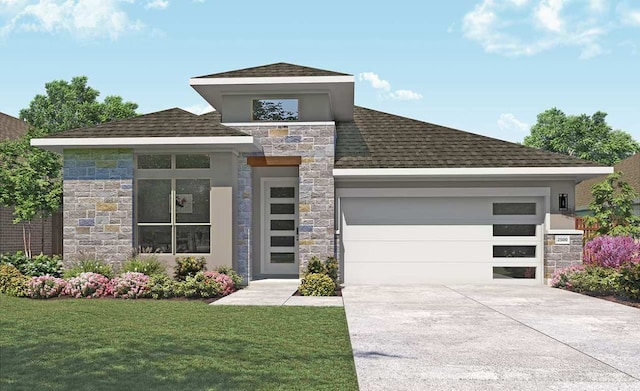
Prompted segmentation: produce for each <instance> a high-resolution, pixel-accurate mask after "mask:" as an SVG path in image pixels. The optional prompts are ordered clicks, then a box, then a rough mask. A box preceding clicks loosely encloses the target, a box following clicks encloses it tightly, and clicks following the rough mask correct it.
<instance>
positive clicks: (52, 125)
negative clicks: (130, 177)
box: [0, 76, 138, 256]
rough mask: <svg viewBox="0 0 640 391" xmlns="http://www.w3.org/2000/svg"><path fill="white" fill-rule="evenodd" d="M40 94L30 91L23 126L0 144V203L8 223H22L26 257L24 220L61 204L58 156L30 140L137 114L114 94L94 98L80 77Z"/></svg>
mask: <svg viewBox="0 0 640 391" xmlns="http://www.w3.org/2000/svg"><path fill="white" fill-rule="evenodd" d="M45 90H46V94H45V95H36V96H35V98H33V100H32V101H31V103H30V104H29V107H28V108H26V109H23V110H21V111H20V118H21V119H23V120H26V121H27V122H28V123H29V125H30V128H29V131H28V132H27V134H26V135H25V136H24V137H22V138H21V139H19V140H14V141H5V142H2V143H0V205H2V206H5V207H9V208H14V220H13V223H14V224H18V223H23V242H24V250H25V254H27V255H28V256H31V231H30V221H31V220H33V219H34V218H37V217H48V216H51V214H52V213H54V212H55V211H57V210H58V209H59V208H60V205H61V203H62V178H61V175H60V174H61V168H62V163H61V159H60V157H59V156H58V155H56V154H54V153H51V152H48V151H45V150H42V149H40V148H35V147H32V146H31V145H30V141H31V139H32V138H37V137H46V136H47V135H51V134H54V133H58V132H62V131H65V130H69V129H74V128H81V127H87V126H93V125H96V124H99V123H103V122H108V121H111V120H115V119H124V118H129V117H133V116H135V115H137V113H136V109H137V108H138V105H137V104H135V103H132V102H124V101H123V100H122V98H121V97H119V96H107V97H106V98H105V99H104V101H103V102H99V101H98V100H97V98H98V96H99V95H100V93H99V92H98V91H97V90H95V89H93V88H91V87H89V86H87V78H86V77H85V76H80V77H74V78H73V79H71V82H67V81H64V80H56V81H52V82H50V83H47V84H45Z"/></svg>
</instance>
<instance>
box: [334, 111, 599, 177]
mask: <svg viewBox="0 0 640 391" xmlns="http://www.w3.org/2000/svg"><path fill="white" fill-rule="evenodd" d="M336 128H337V129H336V131H337V141H336V158H335V159H336V161H335V167H336V168H463V167H469V168H472V167H566V166H591V167H597V166H601V165H599V164H596V163H593V162H589V161H586V160H581V159H576V158H572V157H570V156H566V155H561V154H557V153H552V152H547V151H543V150H539V149H534V148H529V147H525V146H522V145H519V144H514V143H510V142H506V141H502V140H497V139H493V138H490V137H485V136H480V135H477V134H473V133H468V132H463V131H460V130H456V129H451V128H447V127H444V126H440V125H435V124H430V123H427V122H422V121H417V120H414V119H410V118H405V117H400V116H397V115H392V114H388V113H383V112H380V111H375V110H371V109H366V108H363V107H358V106H355V107H354V121H353V122H346V123H338V124H337V126H336Z"/></svg>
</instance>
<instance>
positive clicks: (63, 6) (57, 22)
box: [0, 0, 144, 39]
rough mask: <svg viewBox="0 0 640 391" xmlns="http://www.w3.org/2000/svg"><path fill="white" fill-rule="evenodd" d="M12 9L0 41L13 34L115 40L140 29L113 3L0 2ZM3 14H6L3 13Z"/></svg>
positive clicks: (92, 0) (89, 0)
mask: <svg viewBox="0 0 640 391" xmlns="http://www.w3.org/2000/svg"><path fill="white" fill-rule="evenodd" d="M2 1H3V3H2V4H8V5H10V6H13V5H19V6H20V7H13V8H12V9H11V10H9V11H8V12H10V14H9V15H10V16H9V20H8V22H7V23H6V24H5V25H4V26H2V27H0V37H5V36H7V35H9V34H11V33H13V32H18V31H31V32H45V33H50V34H53V33H60V32H66V33H70V34H72V35H74V36H75V37H77V38H81V39H88V38H97V37H109V38H111V39H117V38H119V37H120V36H122V35H124V34H125V33H127V32H130V31H138V30H141V29H142V28H143V27H144V25H143V24H142V22H140V21H138V20H132V19H131V18H129V16H128V15H127V13H126V12H124V11H123V10H122V9H121V7H120V4H119V1H117V0H65V1H62V0H38V1H20V0H2ZM5 11H7V10H6V9H5Z"/></svg>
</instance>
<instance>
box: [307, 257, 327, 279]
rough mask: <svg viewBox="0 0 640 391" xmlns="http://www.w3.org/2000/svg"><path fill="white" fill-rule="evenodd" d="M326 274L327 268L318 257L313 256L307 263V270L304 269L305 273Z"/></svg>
mask: <svg viewBox="0 0 640 391" xmlns="http://www.w3.org/2000/svg"><path fill="white" fill-rule="evenodd" d="M312 273H313V274H326V273H327V268H326V267H325V266H324V264H323V263H322V261H321V260H320V258H318V257H316V256H313V257H311V259H310V260H309V262H308V263H307V270H306V271H305V273H304V274H305V275H307V274H312Z"/></svg>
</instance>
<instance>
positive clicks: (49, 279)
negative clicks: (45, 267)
mask: <svg viewBox="0 0 640 391" xmlns="http://www.w3.org/2000/svg"><path fill="white" fill-rule="evenodd" d="M66 286H67V282H66V281H65V280H63V279H62V278H58V277H53V276H50V275H48V274H47V275H44V276H38V277H31V279H30V280H29V282H27V294H28V295H29V297H31V298H33V299H49V298H51V297H58V296H60V295H61V294H62V293H63V292H64V288H65V287H66Z"/></svg>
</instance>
